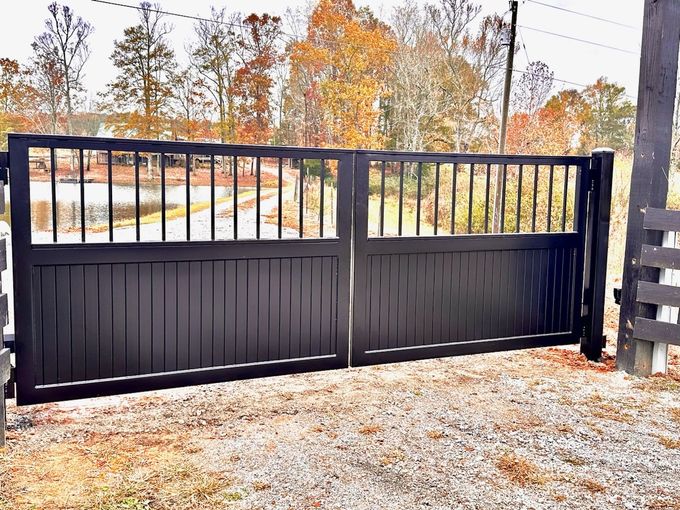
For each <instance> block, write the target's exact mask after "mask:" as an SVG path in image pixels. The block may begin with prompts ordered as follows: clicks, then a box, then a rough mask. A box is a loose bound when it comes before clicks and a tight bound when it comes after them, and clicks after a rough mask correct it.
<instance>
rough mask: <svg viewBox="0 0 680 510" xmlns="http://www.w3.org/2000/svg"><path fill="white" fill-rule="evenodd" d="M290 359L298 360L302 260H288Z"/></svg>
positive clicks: (299, 353) (299, 352) (299, 354)
mask: <svg viewBox="0 0 680 510" xmlns="http://www.w3.org/2000/svg"><path fill="white" fill-rule="evenodd" d="M290 270H291V271H290V357H291V358H299V357H300V356H301V355H302V354H301V351H300V338H301V337H300V317H301V306H302V259H299V258H296V259H290Z"/></svg>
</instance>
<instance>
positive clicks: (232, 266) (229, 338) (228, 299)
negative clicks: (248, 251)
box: [224, 260, 238, 365]
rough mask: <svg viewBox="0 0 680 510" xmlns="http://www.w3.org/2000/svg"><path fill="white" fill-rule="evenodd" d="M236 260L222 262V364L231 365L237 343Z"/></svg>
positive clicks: (234, 361)
mask: <svg viewBox="0 0 680 510" xmlns="http://www.w3.org/2000/svg"><path fill="white" fill-rule="evenodd" d="M236 264H237V263H236V261H235V260H227V261H225V263H224V275H225V283H224V313H225V317H224V323H225V326H224V329H225V336H226V343H225V346H224V364H225V365H233V364H234V363H236V345H237V333H238V332H237V329H236V328H237V309H238V308H237V307H238V294H237V293H238V286H237V275H236Z"/></svg>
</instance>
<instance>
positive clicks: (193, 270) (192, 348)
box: [189, 261, 245, 368]
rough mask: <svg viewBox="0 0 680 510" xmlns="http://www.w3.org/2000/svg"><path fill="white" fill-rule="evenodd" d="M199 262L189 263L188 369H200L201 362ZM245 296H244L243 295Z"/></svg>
mask: <svg viewBox="0 0 680 510" xmlns="http://www.w3.org/2000/svg"><path fill="white" fill-rule="evenodd" d="M202 281H203V279H202V277H201V262H200V261H192V262H190V263H189V368H200V367H201V362H202V361H203V353H202V351H201V349H202V347H203V343H202V335H201V320H202V317H201V298H202V291H201V284H202ZM244 296H245V294H244Z"/></svg>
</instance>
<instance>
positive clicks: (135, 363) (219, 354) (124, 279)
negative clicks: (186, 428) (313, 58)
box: [10, 135, 353, 404]
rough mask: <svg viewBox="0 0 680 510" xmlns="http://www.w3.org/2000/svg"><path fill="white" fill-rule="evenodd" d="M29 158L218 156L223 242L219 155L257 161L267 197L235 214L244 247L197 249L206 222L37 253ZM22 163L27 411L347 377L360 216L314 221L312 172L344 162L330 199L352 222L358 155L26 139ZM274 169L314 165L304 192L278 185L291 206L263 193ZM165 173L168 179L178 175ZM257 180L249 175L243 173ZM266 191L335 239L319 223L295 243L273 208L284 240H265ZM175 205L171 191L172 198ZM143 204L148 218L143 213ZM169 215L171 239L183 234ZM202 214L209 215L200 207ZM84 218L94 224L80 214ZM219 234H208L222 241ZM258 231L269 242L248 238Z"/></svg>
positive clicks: (21, 342)
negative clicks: (253, 381) (354, 241)
mask: <svg viewBox="0 0 680 510" xmlns="http://www.w3.org/2000/svg"><path fill="white" fill-rule="evenodd" d="M29 147H38V148H43V149H47V150H48V151H49V154H54V150H53V149H57V148H59V149H64V148H65V149H75V150H76V151H80V155H81V159H80V161H82V154H83V152H82V150H83V149H85V150H88V149H93V150H98V151H100V152H101V151H104V152H105V153H106V152H107V151H116V153H118V152H122V151H131V152H134V153H135V154H137V153H139V152H141V151H148V152H150V153H151V152H153V153H159V154H167V153H173V154H176V153H177V154H186V153H190V154H200V155H206V154H207V155H208V158H209V160H210V162H211V182H210V185H211V189H212V192H211V195H212V197H211V206H210V210H209V211H207V213H210V214H209V216H205V218H206V219H205V221H206V222H207V223H208V224H210V226H211V230H212V237H213V239H214V238H215V231H217V232H218V233H219V232H220V228H221V227H222V226H221V225H220V222H224V221H226V220H225V217H226V215H225V214H226V213H224V214H222V215H221V216H220V209H219V208H218V207H217V206H218V205H219V204H217V203H216V200H215V199H214V194H215V189H216V188H215V184H214V182H215V178H214V168H215V163H214V159H215V157H216V156H221V155H228V156H229V158H232V157H233V156H236V157H238V158H246V157H248V158H252V160H251V161H253V163H254V166H255V165H256V166H257V169H256V176H257V177H256V179H257V181H256V186H257V188H256V189H255V190H253V193H252V196H255V197H256V203H252V198H251V195H249V194H248V193H249V192H248V191H246V198H245V199H244V200H243V201H242V202H243V203H242V204H239V205H238V207H237V208H236V210H237V212H238V216H239V218H240V220H239V222H240V224H238V229H237V228H236V225H234V229H233V232H234V237H236V236H237V235H238V236H239V237H238V238H237V239H232V240H209V241H193V240H191V239H192V238H191V237H189V236H190V235H195V236H196V237H199V238H200V237H201V232H199V231H197V228H200V227H201V224H200V223H192V224H191V233H190V232H189V229H187V233H186V235H187V240H185V241H176V240H174V241H162V240H159V241H151V242H149V241H144V240H142V241H137V242H111V241H109V242H101V241H100V240H99V239H100V238H101V236H103V237H104V239H106V238H107V237H108V238H109V239H114V237H115V236H113V235H110V236H109V235H108V232H103V233H97V232H96V231H97V229H88V228H84V229H81V231H80V232H77V233H76V237H75V241H76V242H73V241H74V236H73V235H72V234H71V233H70V232H66V233H63V232H62V231H61V230H60V231H59V233H58V235H56V236H55V237H56V238H57V241H59V240H60V238H61V237H64V238H65V239H66V241H67V242H66V243H62V242H56V243H55V242H52V239H53V238H52V235H51V234H52V232H50V233H49V234H50V235H47V236H43V235H42V234H40V233H38V235H37V236H36V235H35V233H33V236H34V241H33V242H31V235H32V232H31V209H30V204H31V195H30V191H31V183H30V181H29V168H28V161H29V158H28V148H29ZM10 153H11V155H12V156H11V157H12V162H11V163H12V166H11V168H12V185H11V193H12V194H11V199H12V200H11V204H12V231H13V236H14V244H13V245H14V250H15V251H14V257H15V258H14V260H15V282H17V284H16V287H15V300H16V301H15V302H16V303H17V309H18V310H25V311H26V312H27V313H21V314H17V321H16V340H17V341H16V349H17V364H18V365H17V398H18V403H19V404H29V403H38V402H47V401H54V400H65V399H71V398H81V397H90V396H97V395H107V394H118V393H125V392H132V391H142V390H149V389H158V388H167V387H174V386H181V385H189V384H201V383H208V382H217V381H225V380H230V379H238V378H249V377H258V376H264V375H274V374H284V373H292V372H302V371H309V370H323V369H330V368H339V367H347V366H348V349H349V282H350V275H349V265H350V236H351V214H349V213H345V214H340V215H337V216H336V215H335V212H334V211H331V214H329V210H328V208H327V210H325V212H324V213H319V214H318V219H317V218H315V217H314V216H313V215H312V216H310V214H309V212H308V210H309V209H311V208H312V207H314V206H316V204H317V203H316V202H313V201H311V199H310V198H308V196H307V193H308V192H309V189H311V188H313V187H314V186H315V185H316V186H317V188H318V187H319V186H320V184H319V182H320V181H319V180H318V179H317V180H315V178H314V174H312V173H311V171H309V170H307V169H306V168H305V166H304V165H305V163H304V160H305V159H307V160H308V161H309V160H312V159H314V160H317V161H321V166H322V168H325V166H326V165H329V164H330V163H329V162H330V161H337V167H336V174H337V181H336V182H337V185H336V184H335V183H332V184H331V185H330V186H328V185H327V186H324V188H326V187H327V188H328V189H327V190H325V191H326V193H328V194H330V195H332V197H333V199H334V201H335V204H334V205H335V207H336V210H341V211H342V210H344V211H349V212H351V203H352V202H351V200H352V199H351V196H352V160H353V158H352V155H351V153H347V152H343V151H325V150H318V151H316V150H304V149H302V150H296V149H287V148H265V147H247V146H227V145H216V144H187V143H181V142H146V141H134V140H102V139H84V138H83V139H81V138H74V137H44V136H23V135H22V136H16V135H11V136H10ZM76 153H77V152H76ZM108 154H109V156H111V154H112V152H108ZM114 154H115V153H114ZM161 157H162V158H163V159H162V161H166V159H165V157H164V156H161ZM264 158H272V159H273V162H272V164H271V166H273V168H274V171H276V160H277V159H278V161H279V176H281V175H282V163H281V161H282V159H283V158H291V159H290V161H291V162H293V161H296V160H297V161H298V162H299V165H298V166H299V167H302V168H295V167H294V164H291V165H290V166H289V169H288V172H289V173H290V174H293V173H297V172H299V177H300V181H301V180H302V179H304V182H305V187H304V188H303V187H300V188H298V187H297V186H290V185H285V184H284V185H282V184H280V183H281V180H279V184H278V193H279V194H280V196H281V197H282V199H280V200H277V199H276V197H274V198H272V196H270V194H271V189H265V188H264V187H262V189H260V160H261V159H264ZM187 159H188V158H187ZM168 161H169V160H168ZM308 164H309V165H310V166H311V164H310V163H308ZM187 165H188V164H187ZM51 166H52V167H53V168H54V167H56V166H57V165H51ZM163 166H164V165H163V164H162V166H161V171H166V169H165V168H163ZM77 167H78V163H76V168H77ZM135 170H136V171H137V172H138V169H137V168H135ZM324 171H326V170H324ZM273 173H274V172H273ZM57 175H58V173H57ZM114 175H115V174H114ZM246 175H247V170H246V169H244V170H243V173H242V174H241V175H239V176H240V177H241V178H242V179H243V178H244V176H246ZM274 175H276V174H275V173H274ZM161 178H162V179H163V178H164V176H163V175H161ZM52 179H53V181H54V177H52ZM81 182H83V184H84V186H82V185H81V184H80V183H76V184H74V185H75V186H80V187H81V190H82V189H84V193H82V194H81V197H82V196H85V197H87V196H88V183H85V182H84V181H81ZM109 182H110V181H109ZM315 183H316V184H315ZM287 186H288V187H287ZM109 187H111V186H109ZM187 187H188V185H187ZM293 187H295V194H293ZM56 188H57V193H55V194H53V197H54V196H58V193H59V191H60V189H59V184H58V183H57V185H56ZM142 188H143V186H142ZM137 189H138V190H139V189H140V185H139V181H137ZM163 190H165V188H163ZM142 191H143V193H141V195H142V197H144V196H145V193H146V194H148V193H149V189H148V188H143V189H142ZM192 191H193V190H192ZM297 193H300V195H298V194H297ZM139 194H140V193H139V191H138V192H137V195H139ZM265 194H266V195H267V197H268V198H267V199H268V200H270V201H271V200H274V201H275V202H276V203H277V204H278V206H279V207H281V206H285V205H286V204H285V202H286V200H289V201H293V200H296V202H295V205H294V207H295V209H296V211H297V210H299V211H300V213H301V216H300V219H301V220H303V221H307V222H308V223H309V222H310V219H311V220H316V221H319V223H323V221H324V220H323V218H324V216H325V217H326V218H325V221H326V227H325V235H323V237H319V235H320V234H322V233H321V228H320V227H319V230H317V231H316V232H312V233H311V234H310V231H309V228H310V225H307V226H306V227H304V230H303V229H302V228H299V225H298V231H297V232H296V234H297V238H290V237H289V238H286V237H285V234H286V231H287V230H288V231H290V227H289V226H288V225H286V224H283V223H282V219H283V218H285V216H284V215H282V214H276V211H275V210H272V211H271V214H270V219H269V220H268V221H270V222H271V221H274V222H275V224H276V225H275V228H274V229H270V232H274V237H275V238H274V239H271V238H269V239H264V238H263V237H264V236H263V235H261V232H262V233H264V232H265V229H264V226H265V221H264V217H262V216H264V213H263V214H262V216H261V215H260V212H261V210H262V211H264V208H261V207H257V205H258V204H262V203H264V202H263V201H261V200H260V197H261V195H262V196H264V195H265ZM112 195H113V193H109V194H108V196H109V200H111V197H112ZM166 195H167V193H165V191H164V194H163V199H164V200H165V197H166ZM105 196H106V195H105ZM182 196H183V195H182ZM187 196H188V194H187ZM299 196H302V197H304V198H303V200H304V202H303V204H304V206H305V210H303V208H302V207H301V206H300V202H301V201H300V200H299V199H297V198H294V197H299ZM137 200H138V201H139V203H138V207H137V208H136V209H137V213H138V214H139V210H142V211H144V206H145V204H144V201H143V199H142V200H139V199H137ZM228 200H229V202H231V198H229V199H228ZM83 202H85V201H84V200H83V201H81V202H80V203H81V205H82V204H83ZM110 203H112V202H110ZM244 204H245V205H244ZM269 204H270V205H271V202H269ZM234 205H236V199H234ZM110 207H111V206H110ZM222 207H223V208H224V205H222ZM222 210H224V209H222ZM61 212H62V211H61V210H60V211H59V213H60V214H61ZM88 213H89V212H88ZM161 213H162V215H163V229H166V228H167V231H168V232H172V231H175V230H173V229H174V227H173V225H172V224H171V220H170V219H168V220H167V222H166V220H165V216H166V213H164V212H163V211H161ZM191 213H192V215H198V214H199V213H198V211H197V210H196V209H193V210H192V211H191ZM207 213H204V214H207ZM303 213H304V214H303ZM249 214H250V215H251V216H253V215H255V214H256V215H257V216H255V218H254V219H253V218H249V217H248V215H249ZM234 216H235V215H234ZM55 217H56V213H55ZM77 217H84V216H81V215H80V211H76V218H77ZM137 218H139V216H137ZM272 218H273V220H272ZM253 222H255V223H256V225H255V226H257V232H256V231H255V228H254V225H253ZM136 223H137V225H136V226H135V225H134V222H133V227H134V228H133V229H131V233H132V234H133V235H135V231H136V235H137V236H138V237H139V235H140V232H141V235H142V238H143V236H144V234H145V232H148V230H145V229H146V228H147V227H146V224H145V223H143V222H141V221H139V220H137V221H136ZM53 225H54V224H53ZM109 226H111V223H109ZM160 227H161V225H160V222H159V229H160ZM248 228H250V230H252V232H250V231H249V230H248ZM183 231H184V230H183V229H182V232H183ZM93 232H94V233H93ZM207 232H209V231H208V230H206V231H205V232H203V234H205V235H208V237H210V235H211V234H210V233H207ZM229 232H231V228H230V229H229ZM237 232H238V234H237ZM249 232H250V234H252V236H253V237H260V238H259V239H258V238H256V239H241V237H243V236H248V234H249ZM277 233H278V234H277ZM78 234H80V235H82V236H83V239H84V240H83V241H82V242H78V241H80V236H79V235H78ZM97 236H99V237H97ZM279 236H280V238H279ZM90 237H94V239H95V240H94V241H92V242H91V241H89V238H90ZM46 238H47V239H49V241H47V242H45V241H44V239H46ZM35 239H37V240H38V241H37V242H36V241H35Z"/></svg>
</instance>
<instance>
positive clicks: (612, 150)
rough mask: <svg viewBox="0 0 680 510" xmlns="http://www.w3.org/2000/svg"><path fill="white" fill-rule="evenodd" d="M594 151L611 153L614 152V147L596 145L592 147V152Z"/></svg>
mask: <svg viewBox="0 0 680 510" xmlns="http://www.w3.org/2000/svg"><path fill="white" fill-rule="evenodd" d="M596 152H608V153H613V152H615V151H614V149H610V148H609V147H597V148H595V149H593V153H596Z"/></svg>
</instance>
